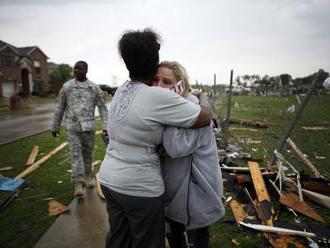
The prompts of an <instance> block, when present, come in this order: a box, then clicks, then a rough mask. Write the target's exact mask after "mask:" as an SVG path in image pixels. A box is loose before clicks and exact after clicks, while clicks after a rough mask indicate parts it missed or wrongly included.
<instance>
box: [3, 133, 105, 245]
mask: <svg viewBox="0 0 330 248" xmlns="http://www.w3.org/2000/svg"><path fill="white" fill-rule="evenodd" d="M61 134H62V135H61V138H60V141H59V142H55V141H54V140H53V138H52V137H51V134H50V132H46V133H42V134H39V135H35V136H33V137H29V138H25V139H22V140H19V141H17V142H14V143H10V144H7V145H4V146H0V167H4V166H13V167H14V169H13V170H11V171H7V172H2V174H3V176H6V177H15V176H16V175H18V174H19V173H20V172H21V171H23V170H24V169H25V167H24V164H25V162H26V160H27V158H28V156H29V154H30V152H31V150H32V148H33V146H34V145H38V146H39V156H38V157H37V159H39V158H41V157H42V156H43V155H45V154H47V153H48V152H49V151H51V150H52V149H54V148H55V147H56V146H58V145H60V144H61V143H62V142H64V141H65V135H64V132H63V131H62V132H61ZM104 151H105V145H104V143H103V141H102V139H101V137H100V136H97V137H96V149H95V155H94V160H98V159H103V156H104ZM68 154H69V151H68V147H66V148H64V149H63V150H62V151H60V152H59V153H58V154H56V155H55V156H53V157H52V158H50V159H49V160H48V161H47V162H46V163H44V164H43V165H41V167H40V168H39V169H37V170H35V171H34V172H32V173H31V174H29V175H28V176H27V177H26V179H27V187H26V188H25V189H23V190H22V191H21V193H20V194H19V198H18V199H15V200H14V201H12V202H11V204H10V205H9V206H8V207H7V208H6V209H5V210H4V211H3V212H2V213H0V226H1V228H0V236H1V239H0V247H6V248H11V247H33V246H34V245H35V243H36V242H37V241H38V240H39V239H40V238H41V236H42V235H43V233H44V232H45V231H46V230H47V229H48V227H49V226H50V225H51V224H52V223H53V222H54V220H55V219H56V217H54V216H48V201H47V200H43V199H45V198H48V197H53V198H55V199H56V200H57V201H59V202H61V203H63V204H67V205H68V204H69V203H70V202H71V201H72V199H73V188H72V184H71V182H70V174H69V173H67V172H66V170H68V169H70V168H71V166H70V164H69V162H66V163H64V164H59V162H61V161H63V160H64V159H65V158H66V157H67V156H68ZM59 182H61V183H59ZM6 196H8V193H6V192H0V199H1V200H2V199H4V198H5V197H6Z"/></svg>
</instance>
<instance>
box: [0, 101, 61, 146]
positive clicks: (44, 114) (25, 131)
mask: <svg viewBox="0 0 330 248" xmlns="http://www.w3.org/2000/svg"><path fill="white" fill-rule="evenodd" d="M22 104H27V105H29V106H30V109H29V110H18V111H11V112H9V113H1V114H0V130H1V131H0V145H4V144H7V143H10V142H13V141H15V140H18V139H21V138H25V137H28V136H31V135H34V134H38V133H41V132H45V131H47V130H49V129H50V126H51V122H52V118H53V115H54V108H55V99H54V100H49V99H47V100H44V99H34V100H26V101H25V102H23V103H22Z"/></svg>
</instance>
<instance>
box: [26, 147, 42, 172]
mask: <svg viewBox="0 0 330 248" xmlns="http://www.w3.org/2000/svg"><path fill="white" fill-rule="evenodd" d="M38 152H39V146H34V147H33V148H32V151H31V153H30V156H29V158H28V160H27V161H26V164H25V166H27V167H29V166H30V165H32V164H34V162H35V160H36V158H37V155H38Z"/></svg>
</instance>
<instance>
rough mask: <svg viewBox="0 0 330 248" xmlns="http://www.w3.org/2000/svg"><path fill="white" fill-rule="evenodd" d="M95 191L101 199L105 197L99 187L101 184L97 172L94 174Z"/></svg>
mask: <svg viewBox="0 0 330 248" xmlns="http://www.w3.org/2000/svg"><path fill="white" fill-rule="evenodd" d="M96 192H97V194H98V195H99V197H100V198H101V199H102V200H104V199H105V196H104V194H103V191H102V189H101V184H100V182H99V173H97V174H96Z"/></svg>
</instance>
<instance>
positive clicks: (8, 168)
mask: <svg viewBox="0 0 330 248" xmlns="http://www.w3.org/2000/svg"><path fill="white" fill-rule="evenodd" d="M12 169H13V167H12V166H6V167H1V168H0V171H10V170H12Z"/></svg>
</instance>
